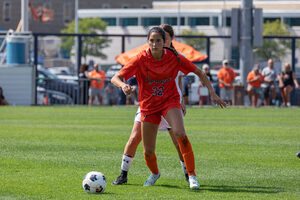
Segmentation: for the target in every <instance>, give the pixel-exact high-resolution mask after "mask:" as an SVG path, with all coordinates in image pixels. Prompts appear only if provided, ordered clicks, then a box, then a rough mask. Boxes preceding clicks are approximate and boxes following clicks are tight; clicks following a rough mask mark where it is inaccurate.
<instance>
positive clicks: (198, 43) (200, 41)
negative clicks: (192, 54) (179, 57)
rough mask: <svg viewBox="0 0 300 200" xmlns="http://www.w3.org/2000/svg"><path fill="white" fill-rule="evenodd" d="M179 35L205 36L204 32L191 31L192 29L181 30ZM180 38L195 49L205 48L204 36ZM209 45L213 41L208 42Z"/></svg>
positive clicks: (201, 49)
mask: <svg viewBox="0 0 300 200" xmlns="http://www.w3.org/2000/svg"><path fill="white" fill-rule="evenodd" d="M181 35H195V36H205V33H203V32H200V33H198V32H193V31H192V30H182V32H181ZM182 40H183V41H184V42H185V43H186V44H187V45H190V46H192V47H193V48H194V49H196V50H197V51H203V50H205V49H206V38H182ZM210 45H213V42H210Z"/></svg>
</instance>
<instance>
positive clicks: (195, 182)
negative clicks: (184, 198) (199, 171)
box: [189, 175, 200, 190]
mask: <svg viewBox="0 0 300 200" xmlns="http://www.w3.org/2000/svg"><path fill="white" fill-rule="evenodd" d="M189 183H190V188H191V189H192V190H199V188H200V184H199V182H198V180H197V177H196V176H194V175H190V176H189Z"/></svg>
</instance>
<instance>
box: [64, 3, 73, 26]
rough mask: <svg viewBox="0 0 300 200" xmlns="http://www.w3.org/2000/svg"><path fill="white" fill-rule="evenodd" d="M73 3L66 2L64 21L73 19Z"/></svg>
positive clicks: (67, 21)
mask: <svg viewBox="0 0 300 200" xmlns="http://www.w3.org/2000/svg"><path fill="white" fill-rule="evenodd" d="M72 10H73V7H72V3H71V2H68V3H64V23H70V22H71V21H72Z"/></svg>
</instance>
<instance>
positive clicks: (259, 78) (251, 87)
mask: <svg viewBox="0 0 300 200" xmlns="http://www.w3.org/2000/svg"><path fill="white" fill-rule="evenodd" d="M262 82H264V77H263V75H261V73H259V65H255V66H254V67H253V69H252V71H251V72H249V74H248V77H247V83H248V87H247V92H248V97H249V101H250V105H252V106H253V107H256V106H257V100H258V97H259V93H260V86H261V83H262ZM253 96H254V101H253V99H252V98H253Z"/></svg>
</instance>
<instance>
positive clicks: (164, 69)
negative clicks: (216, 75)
mask: <svg viewBox="0 0 300 200" xmlns="http://www.w3.org/2000/svg"><path fill="white" fill-rule="evenodd" d="M179 57H180V63H179V62H178V59H177V57H176V55H175V54H174V53H173V52H171V51H170V50H167V49H164V50H163V58H162V59H161V60H155V59H154V58H153V57H152V55H151V53H150V49H147V50H144V51H142V52H141V53H140V54H138V55H137V56H135V57H134V58H133V59H131V60H130V62H129V63H128V64H127V65H125V66H124V67H123V68H122V69H121V70H120V71H119V74H120V75H121V76H123V77H124V78H125V79H128V78H130V77H132V76H134V75H135V76H136V79H137V82H138V85H139V91H140V92H139V102H140V108H141V112H142V113H144V114H146V115H149V114H153V113H156V112H159V111H161V110H164V109H166V108H167V107H168V106H169V105H170V104H176V105H177V104H178V105H179V106H180V96H179V93H178V90H177V87H176V83H175V78H176V76H177V74H178V71H181V72H183V73H185V74H188V73H189V72H194V71H195V70H196V68H197V67H196V66H195V65H194V64H193V63H192V62H190V61H189V60H187V59H186V58H185V57H184V56H182V55H180V54H179Z"/></svg>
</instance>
